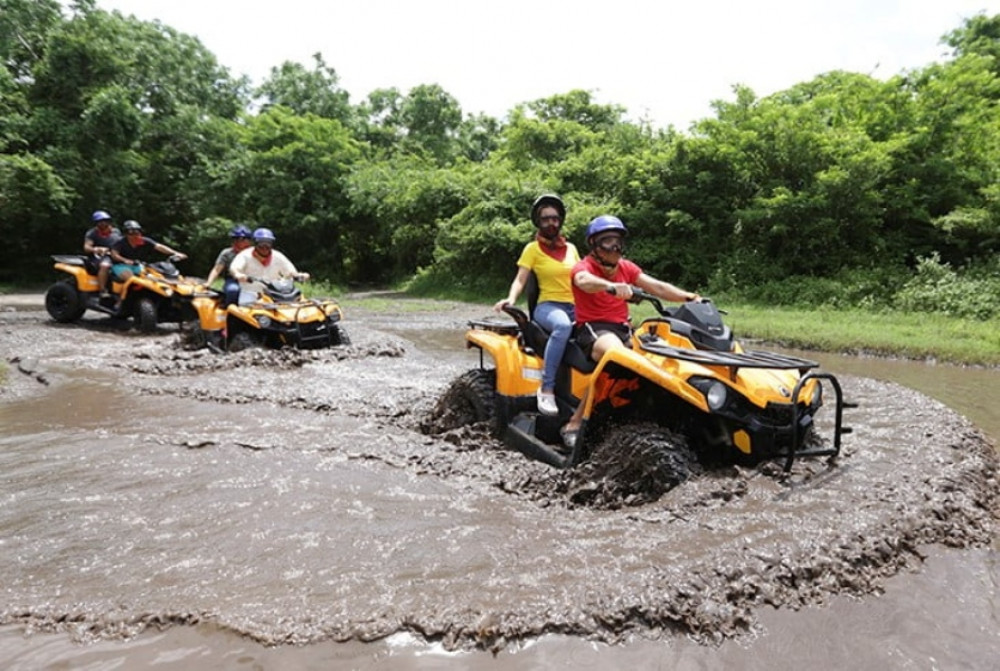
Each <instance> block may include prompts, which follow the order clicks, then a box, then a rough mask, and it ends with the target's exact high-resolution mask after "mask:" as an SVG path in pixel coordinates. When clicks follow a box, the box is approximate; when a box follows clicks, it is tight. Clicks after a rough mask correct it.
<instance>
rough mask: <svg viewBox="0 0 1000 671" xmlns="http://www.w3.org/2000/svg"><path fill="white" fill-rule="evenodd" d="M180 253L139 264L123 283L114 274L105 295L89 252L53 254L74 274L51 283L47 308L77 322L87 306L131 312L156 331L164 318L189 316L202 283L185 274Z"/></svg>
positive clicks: (123, 315)
mask: <svg viewBox="0 0 1000 671" xmlns="http://www.w3.org/2000/svg"><path fill="white" fill-rule="evenodd" d="M178 258H179V257H176V256H171V257H170V258H169V259H168V260H165V261H157V262H155V263H143V264H140V265H141V270H140V272H139V273H137V274H134V275H133V276H132V277H130V278H129V279H127V280H125V281H124V282H119V281H117V280H114V279H109V280H108V282H109V284H110V285H111V286H110V287H109V288H110V292H111V294H112V295H111V296H108V297H105V298H104V299H103V300H102V298H101V295H100V287H99V285H98V281H97V272H96V269H95V268H92V267H91V265H90V264H89V262H88V258H87V257H86V256H80V255H71V254H70V255H63V254H57V255H54V256H53V257H52V259H53V260H54V261H55V262H56V263H55V269H56V270H59V271H61V272H64V273H67V274H68V275H69V277H67V278H65V279H63V280H61V281H59V282H56V283H55V284H53V285H52V286H51V287H49V289H48V291H47V292H46V293H45V309H46V310H47V311H48V313H49V316H51V317H52V318H53V319H54V320H56V321H57V322H60V323H69V322H73V321H76V320H77V319H79V318H80V317H82V316H83V313H84V312H86V311H87V310H94V311H95V312H103V313H104V314H106V315H110V316H112V317H116V318H119V319H128V318H129V317H131V318H133V319H134V320H135V324H136V326H138V328H139V330H140V331H142V332H143V333H152V332H153V331H155V330H156V327H157V325H158V324H161V323H170V322H181V321H184V320H185V319H188V318H190V315H191V314H192V312H191V298H192V296H194V295H195V294H196V293H198V291H199V290H200V288H199V284H198V283H197V282H196V281H194V280H189V279H186V278H184V277H182V276H181V275H180V273H179V272H178V270H177V267H176V266H175V265H174V263H175V262H176V261H177V260H178Z"/></svg>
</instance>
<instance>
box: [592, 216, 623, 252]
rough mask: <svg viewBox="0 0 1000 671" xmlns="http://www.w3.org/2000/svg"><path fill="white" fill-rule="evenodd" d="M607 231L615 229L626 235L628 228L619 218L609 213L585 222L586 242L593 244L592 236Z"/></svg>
mask: <svg viewBox="0 0 1000 671" xmlns="http://www.w3.org/2000/svg"><path fill="white" fill-rule="evenodd" d="M608 231H617V232H618V233H621V234H622V236H626V235H628V229H627V228H625V224H623V223H622V220H621V219H619V218H618V217H614V216H612V215H610V214H602V215H601V216H599V217H597V218H596V219H594V220H593V221H591V222H590V223H589V224H587V244H588V245H591V246H593V244H594V243H593V242H592V241H593V239H594V236H595V235H598V234H600V233H607V232H608Z"/></svg>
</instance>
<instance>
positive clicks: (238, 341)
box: [226, 331, 260, 352]
mask: <svg viewBox="0 0 1000 671" xmlns="http://www.w3.org/2000/svg"><path fill="white" fill-rule="evenodd" d="M253 347H260V343H259V342H257V340H255V339H254V337H253V336H252V335H250V334H249V333H247V332H246V331H240V332H239V333H234V334H233V337H232V338H230V339H229V343H228V344H227V345H226V350H227V351H229V352H242V351H244V350H248V349H251V348H253Z"/></svg>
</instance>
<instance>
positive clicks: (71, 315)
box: [45, 282, 87, 324]
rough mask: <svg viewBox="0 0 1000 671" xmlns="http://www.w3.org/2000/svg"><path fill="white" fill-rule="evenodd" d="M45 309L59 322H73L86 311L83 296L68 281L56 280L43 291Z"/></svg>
mask: <svg viewBox="0 0 1000 671" xmlns="http://www.w3.org/2000/svg"><path fill="white" fill-rule="evenodd" d="M45 309H46V310H47V311H48V313H49V316H50V317H52V318H53V319H54V320H56V321H57V322H59V323H60V324H68V323H69V322H75V321H76V320H77V319H79V318H80V317H82V316H83V313H84V312H86V310H87V306H86V305H84V303H83V297H82V296H81V295H80V292H79V291H77V290H76V287H74V286H73V285H72V284H70V283H69V282H56V283H55V284H53V285H52V286H51V287H49V290H48V291H46V292H45Z"/></svg>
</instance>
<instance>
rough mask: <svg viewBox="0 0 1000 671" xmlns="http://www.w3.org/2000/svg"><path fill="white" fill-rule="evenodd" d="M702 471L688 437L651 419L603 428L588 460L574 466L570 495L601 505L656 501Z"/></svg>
mask: <svg viewBox="0 0 1000 671" xmlns="http://www.w3.org/2000/svg"><path fill="white" fill-rule="evenodd" d="M700 470H701V466H700V464H699V463H698V460H697V457H696V455H695V453H694V451H693V450H692V449H691V448H690V447H689V446H688V443H687V439H685V438H684V437H683V436H682V435H680V434H677V433H674V432H673V431H670V430H669V429H666V428H664V427H662V426H659V425H657V424H655V423H652V422H627V423H623V424H614V425H610V426H607V427H604V429H603V431H602V437H601V439H600V440H598V441H597V444H596V445H595V446H594V449H593V450H592V451H591V454H590V459H589V460H588V461H586V462H584V463H583V464H581V465H580V466H578V467H577V468H576V469H574V471H575V472H574V474H573V480H575V483H574V485H572V486H570V487H569V490H570V498H571V499H572V500H573V501H574V502H575V503H583V504H587V505H591V506H595V507H600V508H618V507H621V506H632V505H640V504H643V503H649V502H652V501H656V500H657V499H659V498H660V497H661V496H663V495H664V494H666V493H667V492H668V491H670V490H671V489H673V488H674V487H676V486H677V485H679V484H681V483H682V482H684V481H685V480H687V479H688V478H689V477H691V475H692V474H693V473H695V472H697V471H700Z"/></svg>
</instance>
